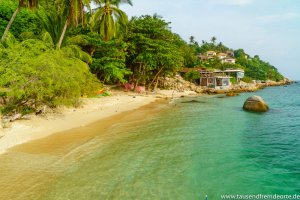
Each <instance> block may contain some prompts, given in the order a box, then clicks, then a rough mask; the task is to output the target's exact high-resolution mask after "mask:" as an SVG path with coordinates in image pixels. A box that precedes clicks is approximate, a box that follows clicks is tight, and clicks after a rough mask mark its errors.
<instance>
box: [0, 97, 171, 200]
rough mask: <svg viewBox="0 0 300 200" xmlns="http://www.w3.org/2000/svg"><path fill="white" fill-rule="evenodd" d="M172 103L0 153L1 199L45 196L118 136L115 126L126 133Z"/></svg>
mask: <svg viewBox="0 0 300 200" xmlns="http://www.w3.org/2000/svg"><path fill="white" fill-rule="evenodd" d="M168 102H169V100H166V99H161V100H159V101H158V102H155V103H152V104H148V105H146V106H143V107H141V108H139V109H135V110H132V111H126V112H122V113H120V114H117V115H114V116H111V117H108V118H105V119H102V120H100V121H97V122H94V123H92V124H89V125H87V126H83V127H78V128H74V129H71V130H68V131H64V132H58V133H55V134H52V135H50V136H48V137H45V138H42V139H37V140H33V141H30V142H27V143H24V144H21V145H18V146H15V147H13V148H11V149H9V150H8V151H7V152H6V153H4V154H2V155H0V163H1V165H0V177H1V179H0V188H1V190H0V199H14V200H15V199H16V200H18V199H28V200H30V199H42V196H43V194H44V193H45V192H46V191H47V188H48V187H49V185H51V183H52V182H53V181H55V180H56V179H58V178H59V177H60V176H61V175H62V174H63V172H64V171H65V170H66V169H68V167H69V166H73V167H74V166H76V165H77V164H79V163H80V161H81V160H82V159H85V158H86V157H88V156H89V152H91V151H93V149H99V148H101V147H104V146H105V144H108V143H110V141H112V140H114V139H116V138H117V137H118V135H116V134H114V129H118V128H122V134H126V126H128V127H129V126H130V127H134V126H135V124H136V123H139V119H142V118H143V119H145V118H147V117H153V116H155V115H158V114H159V113H160V112H162V111H163V110H164V109H167V108H169V107H170V106H169V104H168ZM123 130H124V131H123Z"/></svg>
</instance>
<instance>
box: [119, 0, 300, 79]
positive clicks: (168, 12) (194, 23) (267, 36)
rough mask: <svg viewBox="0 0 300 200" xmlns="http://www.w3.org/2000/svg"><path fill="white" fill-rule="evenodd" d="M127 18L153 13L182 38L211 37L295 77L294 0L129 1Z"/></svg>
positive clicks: (297, 29)
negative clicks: (167, 23) (168, 23)
mask: <svg viewBox="0 0 300 200" xmlns="http://www.w3.org/2000/svg"><path fill="white" fill-rule="evenodd" d="M132 3H133V6H129V5H125V4H123V5H121V6H120V8H121V9H122V10H123V11H125V12H126V13H127V15H128V16H129V17H132V16H141V15H153V14H158V15H159V16H162V17H163V19H164V20H165V21H167V22H171V24H170V27H171V28H172V31H173V32H175V33H178V34H179V35H180V36H181V37H182V38H183V39H184V40H186V41H189V38H190V36H194V37H195V40H196V41H198V42H199V44H201V41H202V40H206V41H210V39H211V37H212V36H215V37H216V38H217V42H222V43H223V44H225V45H226V46H228V47H230V48H233V49H239V48H242V49H244V50H245V52H246V53H248V54H249V55H250V56H254V55H259V56H260V58H261V59H262V60H264V61H267V62H269V63H270V64H272V65H274V66H275V67H276V68H277V69H278V70H279V71H280V72H281V73H282V74H283V75H284V76H286V77H288V78H290V79H293V80H300V0H151V1H149V0H132Z"/></svg>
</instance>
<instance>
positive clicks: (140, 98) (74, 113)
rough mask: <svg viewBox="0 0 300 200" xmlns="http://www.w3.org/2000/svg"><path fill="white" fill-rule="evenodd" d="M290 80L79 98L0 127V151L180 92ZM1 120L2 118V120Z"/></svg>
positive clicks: (232, 92) (251, 88)
mask: <svg viewBox="0 0 300 200" xmlns="http://www.w3.org/2000/svg"><path fill="white" fill-rule="evenodd" d="M292 83H293V82H288V83H287V82H272V83H259V84H257V83H250V84H249V83H247V84H243V85H241V84H239V85H234V87H232V88H231V89H229V90H215V89H202V90H201V91H199V90H198V89H197V88H196V89H195V88H194V87H193V85H192V84H190V85H189V86H188V87H184V88H183V90H182V89H181V90H176V89H175V88H173V89H171V88H170V89H167V90H159V91H157V92H155V93H151V94H137V93H131V92H120V91H117V92H116V91H114V92H112V96H108V97H102V98H83V99H81V100H82V101H83V105H82V106H81V107H80V108H63V109H61V110H60V111H59V112H58V113H53V114H46V115H44V116H35V115H29V118H25V119H23V120H16V121H14V122H12V123H10V125H11V127H9V128H3V127H0V154H3V153H5V152H7V150H8V149H10V148H12V147H15V146H17V145H20V144H23V143H27V142H30V141H33V140H37V139H41V138H45V137H48V136H50V135H52V134H55V133H59V132H64V131H68V130H71V129H74V128H80V127H85V126H88V125H90V124H92V123H94V122H97V121H100V120H102V119H106V118H109V117H112V116H115V115H117V114H120V113H123V112H127V111H131V110H136V109H139V108H141V107H143V106H145V105H148V104H151V103H154V102H155V101H157V100H159V99H163V98H166V99H169V101H171V100H172V99H174V98H180V97H183V96H199V95H205V94H209V95H217V94H226V95H227V96H236V95H237V94H238V93H244V92H255V91H257V90H259V89H263V88H265V87H269V86H283V85H288V84H292ZM2 123H3V122H2Z"/></svg>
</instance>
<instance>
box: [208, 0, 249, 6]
mask: <svg viewBox="0 0 300 200" xmlns="http://www.w3.org/2000/svg"><path fill="white" fill-rule="evenodd" d="M214 3H215V4H221V5H234V6H245V5H249V4H252V3H253V0H215V2H214Z"/></svg>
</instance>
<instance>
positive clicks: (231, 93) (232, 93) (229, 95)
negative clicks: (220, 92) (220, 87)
mask: <svg viewBox="0 0 300 200" xmlns="http://www.w3.org/2000/svg"><path fill="white" fill-rule="evenodd" d="M238 95H240V94H238V93H235V92H227V93H226V96H227V97H234V96H238Z"/></svg>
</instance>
